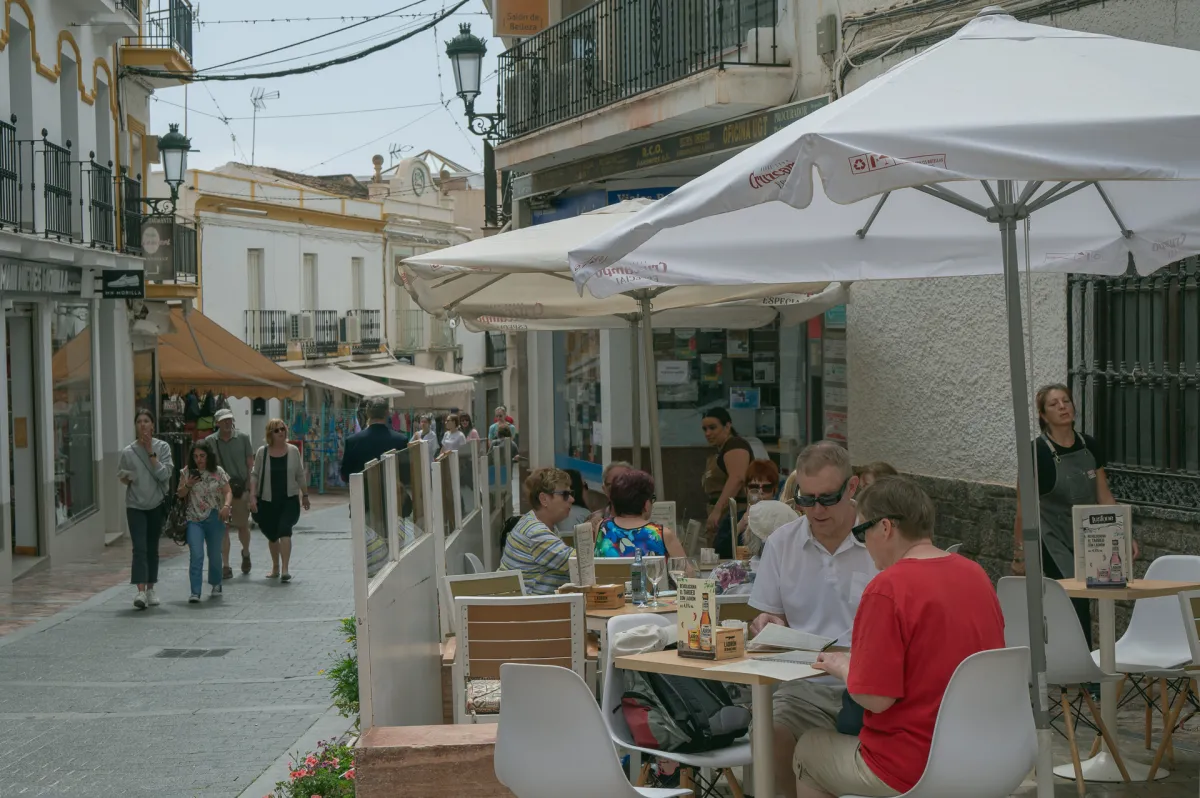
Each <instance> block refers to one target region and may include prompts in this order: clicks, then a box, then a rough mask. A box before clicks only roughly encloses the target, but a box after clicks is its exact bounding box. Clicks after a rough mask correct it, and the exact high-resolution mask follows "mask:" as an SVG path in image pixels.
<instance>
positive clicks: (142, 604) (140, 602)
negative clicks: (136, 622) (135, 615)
mask: <svg viewBox="0 0 1200 798" xmlns="http://www.w3.org/2000/svg"><path fill="white" fill-rule="evenodd" d="M133 606H135V607H137V608H138V609H139V610H144V609H146V591H145V590H139V591H138V592H137V595H136V596H134V597H133Z"/></svg>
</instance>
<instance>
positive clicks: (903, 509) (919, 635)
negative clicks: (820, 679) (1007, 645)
mask: <svg viewBox="0 0 1200 798" xmlns="http://www.w3.org/2000/svg"><path fill="white" fill-rule="evenodd" d="M933 527H934V506H933V501H932V500H931V499H930V498H929V496H928V495H926V494H925V492H924V491H923V490H921V488H920V487H918V486H917V485H916V483H914V482H912V481H910V480H907V479H904V478H903V477H882V478H880V479H879V480H878V481H877V482H875V484H873V485H871V486H870V487H868V488H866V489H865V490H863V491H862V492H861V493H859V495H858V525H857V526H856V527H854V536H855V537H856V538H858V539H859V540H860V541H862V542H863V543H864V544H865V545H866V547H867V551H868V552H870V554H871V558H872V559H873V560H874V561H875V566H876V567H877V568H879V570H880V574H879V575H878V576H876V577H875V578H874V579H873V580H871V582H870V584H868V585H867V588H866V590H865V591H863V596H862V601H861V602H860V603H859V605H858V612H857V613H856V614H855V616H854V631H853V635H852V637H851V643H850V650H851V651H852V652H853V657H851V655H850V654H839V653H828V654H822V655H821V656H820V657H819V658H818V660H817V664H816V666H815V667H816V668H818V669H819V670H824V671H826V672H828V673H830V674H832V675H834V676H837V677H838V678H840V679H843V680H845V682H846V689H847V691H848V692H849V693H850V697H851V698H853V699H854V701H855V702H856V703H858V704H859V705H861V706H862V707H863V709H864V710H866V712H865V713H864V719H863V728H862V732H861V733H860V734H859V736H858V737H850V736H847V735H844V734H837V733H836V732H833V731H828V730H814V731H810V732H807V733H806V734H805V735H804V736H803V737H801V738H800V742H799V743H797V745H796V753H795V758H794V760H793V765H794V769H795V771H796V778H797V779H799V789H798V795H799V796H800V798H818V796H830V795H832V796H838V795H863V796H878V797H879V798H887V796H894V795H899V794H901V793H905V792H908V791H909V790H911V789H912V788H913V786H914V785H915V784H916V783H917V782H918V781H920V779H921V774H922V773H924V771H925V764H926V762H927V761H928V760H929V746H930V743H931V742H932V740H933V727H934V724H935V723H936V721H937V713H938V709H939V708H940V707H941V704H942V696H943V695H944V694H945V692H946V686H947V685H948V684H949V683H950V677H951V676H952V675H953V674H954V671H955V669H956V668H957V667H958V666H959V664H960V663H962V661H963V660H964V659H966V658H967V657H969V656H971V655H972V654H977V653H979V652H980V651H987V650H989V649H994V648H1003V647H1004V618H1003V616H1002V615H1001V613H1000V602H999V600H998V599H997V598H996V591H995V589H994V588H993V587H992V583H991V580H989V579H988V577H987V574H985V573H984V571H983V569H982V568H980V567H979V566H978V565H977V564H975V563H974V562H972V561H970V560H968V559H966V558H964V557H960V556H958V555H957V554H948V553H946V552H944V551H942V550H941V549H939V548H937V547H936V546H935V545H933V539H932V538H933Z"/></svg>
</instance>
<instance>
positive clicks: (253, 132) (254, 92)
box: [250, 86, 279, 166]
mask: <svg viewBox="0 0 1200 798" xmlns="http://www.w3.org/2000/svg"><path fill="white" fill-rule="evenodd" d="M278 99H279V92H277V91H267V90H266V89H264V88H262V87H261V86H258V87H256V88H253V89H251V90H250V104H251V105H253V106H254V122H253V124H252V126H251V128H250V165H251V166H254V150H255V145H256V144H257V143H258V112H259V111H265V110H267V100H278Z"/></svg>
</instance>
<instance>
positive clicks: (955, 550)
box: [946, 543, 962, 554]
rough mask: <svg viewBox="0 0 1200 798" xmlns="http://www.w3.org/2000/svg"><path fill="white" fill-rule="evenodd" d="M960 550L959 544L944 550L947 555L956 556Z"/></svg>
mask: <svg viewBox="0 0 1200 798" xmlns="http://www.w3.org/2000/svg"><path fill="white" fill-rule="evenodd" d="M961 548H962V544H961V543H955V544H954V545H953V546H951V547H950V548H948V549H946V553H947V554H958V550H959V549H961Z"/></svg>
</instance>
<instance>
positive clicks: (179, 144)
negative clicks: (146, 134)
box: [141, 123, 192, 216]
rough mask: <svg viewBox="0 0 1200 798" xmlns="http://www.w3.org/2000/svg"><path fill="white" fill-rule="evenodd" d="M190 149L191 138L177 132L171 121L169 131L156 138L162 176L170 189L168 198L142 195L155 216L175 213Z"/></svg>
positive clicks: (143, 200) (176, 126)
mask: <svg viewBox="0 0 1200 798" xmlns="http://www.w3.org/2000/svg"><path fill="white" fill-rule="evenodd" d="M191 151H192V141H191V139H189V138H187V137H186V136H184V135H183V134H182V133H180V132H179V125H177V124H174V123H172V124H171V126H170V131H169V132H168V133H167V135H165V136H160V137H159V139H158V152H159V154H160V155H161V156H162V163H163V177H164V179H165V180H166V182H167V186H168V187H169V188H170V189H171V197H170V199H166V198H163V197H142V198H141V199H142V202H144V203H145V204H147V205H149V206H150V209H151V210H152V211H153V213H154V215H156V216H172V215H174V213H175V203H176V202H177V201H178V200H179V187H180V186H181V185H183V179H184V176H185V175H186V174H187V158H188V153H189V152H191Z"/></svg>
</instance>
